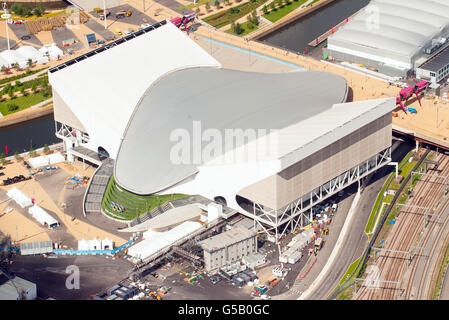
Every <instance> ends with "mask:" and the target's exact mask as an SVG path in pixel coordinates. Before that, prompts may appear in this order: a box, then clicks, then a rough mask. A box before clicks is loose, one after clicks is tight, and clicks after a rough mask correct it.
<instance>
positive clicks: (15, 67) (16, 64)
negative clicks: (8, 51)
mask: <svg viewBox="0 0 449 320" xmlns="http://www.w3.org/2000/svg"><path fill="white" fill-rule="evenodd" d="M13 68H14V69H15V70H16V71H19V70H20V66H19V64H18V63H17V62H16V63H14V65H13Z"/></svg>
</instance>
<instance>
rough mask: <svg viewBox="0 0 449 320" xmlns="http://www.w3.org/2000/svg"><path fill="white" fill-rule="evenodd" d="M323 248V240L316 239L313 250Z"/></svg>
mask: <svg viewBox="0 0 449 320" xmlns="http://www.w3.org/2000/svg"><path fill="white" fill-rule="evenodd" d="M322 247H323V238H318V239H316V240H315V249H316V250H320V249H321V248H322Z"/></svg>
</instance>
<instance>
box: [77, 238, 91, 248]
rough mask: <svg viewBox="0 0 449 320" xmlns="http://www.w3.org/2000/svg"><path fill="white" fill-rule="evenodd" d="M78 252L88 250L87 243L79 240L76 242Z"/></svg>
mask: <svg viewBox="0 0 449 320" xmlns="http://www.w3.org/2000/svg"><path fill="white" fill-rule="evenodd" d="M78 250H89V241H87V240H86V239H81V240H79V241H78Z"/></svg>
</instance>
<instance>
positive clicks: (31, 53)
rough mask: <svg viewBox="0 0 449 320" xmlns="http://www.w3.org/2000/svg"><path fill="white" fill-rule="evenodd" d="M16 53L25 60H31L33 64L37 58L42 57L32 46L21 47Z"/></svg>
mask: <svg viewBox="0 0 449 320" xmlns="http://www.w3.org/2000/svg"><path fill="white" fill-rule="evenodd" d="M16 52H18V53H19V54H21V55H22V56H23V57H25V59H27V60H28V59H31V60H32V61H33V62H36V61H37V60H38V59H39V58H41V57H43V53H42V52H40V51H38V50H37V49H36V48H34V47H32V46H22V47H20V48H19V49H17V50H16Z"/></svg>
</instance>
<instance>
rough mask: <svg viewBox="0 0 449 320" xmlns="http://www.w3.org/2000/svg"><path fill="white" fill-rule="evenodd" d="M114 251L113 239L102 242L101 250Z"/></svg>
mask: <svg viewBox="0 0 449 320" xmlns="http://www.w3.org/2000/svg"><path fill="white" fill-rule="evenodd" d="M112 249H114V242H113V241H112V240H111V239H108V238H105V239H104V240H101V250H112Z"/></svg>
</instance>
